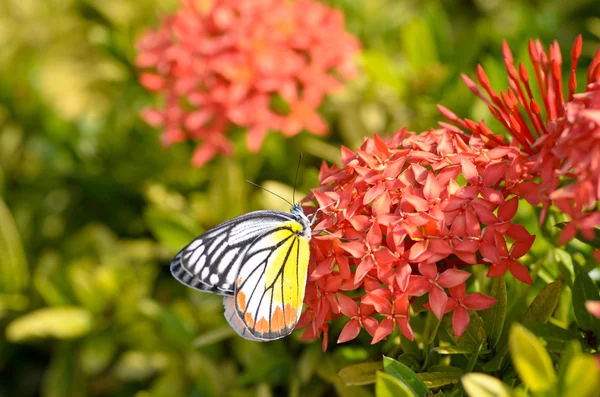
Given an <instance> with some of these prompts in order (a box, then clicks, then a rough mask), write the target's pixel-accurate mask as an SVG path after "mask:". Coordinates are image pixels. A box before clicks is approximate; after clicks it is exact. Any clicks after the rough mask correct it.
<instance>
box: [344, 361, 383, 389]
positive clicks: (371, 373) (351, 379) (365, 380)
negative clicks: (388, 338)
mask: <svg viewBox="0 0 600 397" xmlns="http://www.w3.org/2000/svg"><path fill="white" fill-rule="evenodd" d="M381 370H383V363H382V362H380V361H377V362H371V363H360V364H353V365H350V366H348V367H346V368H343V369H341V370H340V371H339V372H338V375H339V377H340V378H342V380H343V381H344V384H345V385H346V386H357V385H368V384H370V383H375V378H376V373H377V371H381Z"/></svg>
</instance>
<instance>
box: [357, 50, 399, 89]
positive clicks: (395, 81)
mask: <svg viewBox="0 0 600 397" xmlns="http://www.w3.org/2000/svg"><path fill="white" fill-rule="evenodd" d="M362 58H363V61H364V65H365V70H366V72H367V73H368V74H369V75H370V76H371V78H372V79H373V81H376V82H381V83H383V84H385V85H386V86H388V87H390V88H392V89H394V90H398V89H399V87H400V86H401V85H402V84H403V82H402V78H401V76H400V74H399V73H398V70H399V68H398V65H396V64H394V63H393V60H392V58H390V57H389V56H387V54H385V53H382V52H381V51H377V50H365V51H363V53H362ZM396 92H398V91H396ZM398 93H400V92H398Z"/></svg>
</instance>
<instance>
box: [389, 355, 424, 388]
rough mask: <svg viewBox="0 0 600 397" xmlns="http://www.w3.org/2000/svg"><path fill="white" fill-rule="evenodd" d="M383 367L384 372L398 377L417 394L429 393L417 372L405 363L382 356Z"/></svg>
mask: <svg viewBox="0 0 600 397" xmlns="http://www.w3.org/2000/svg"><path fill="white" fill-rule="evenodd" d="M383 368H384V370H385V372H386V373H388V374H390V375H392V376H394V377H396V378H398V379H400V380H401V381H402V382H404V383H406V384H407V385H408V386H409V387H410V388H411V389H412V390H413V391H414V392H415V393H416V395H417V396H422V395H427V394H429V389H427V387H426V386H425V384H424V383H423V382H421V379H419V377H418V376H417V374H416V373H415V372H414V371H413V370H411V369H410V368H408V367H407V366H406V365H404V364H402V363H401V362H398V361H397V360H394V359H393V358H390V357H386V356H384V357H383Z"/></svg>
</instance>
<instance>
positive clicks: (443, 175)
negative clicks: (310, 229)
mask: <svg viewBox="0 0 600 397" xmlns="http://www.w3.org/2000/svg"><path fill="white" fill-rule="evenodd" d="M341 159H342V163H343V165H342V166H333V167H331V168H329V167H327V166H326V165H323V166H322V169H321V172H320V181H321V187H319V188H317V189H315V190H313V196H314V199H315V200H316V201H317V203H318V207H319V208H320V209H321V211H320V212H321V213H320V214H319V218H318V219H319V224H318V225H316V226H315V230H327V231H328V232H329V233H327V234H316V235H314V237H313V244H312V246H313V247H312V248H313V251H312V256H313V257H314V258H315V260H316V263H313V264H311V268H310V269H309V282H308V285H307V289H306V296H305V304H306V308H307V309H306V310H305V312H304V313H303V316H302V318H301V320H300V323H299V326H300V325H308V328H307V329H306V331H305V333H304V336H303V338H304V339H305V340H310V339H314V338H317V337H319V336H320V335H321V334H322V333H323V334H324V335H325V337H324V338H323V341H324V348H325V347H326V343H327V333H328V323H329V322H330V321H331V320H332V319H333V318H335V317H338V316H340V315H344V316H346V317H348V318H349V319H350V320H349V322H348V323H347V324H346V326H345V327H344V329H343V331H342V332H341V335H340V337H339V339H338V342H339V343H341V342H345V341H348V340H351V339H353V338H355V337H356V336H357V335H358V333H359V331H360V329H361V328H365V329H366V330H367V332H368V333H369V334H370V335H371V336H372V337H373V343H376V342H378V341H380V340H382V339H384V338H386V336H387V335H389V334H390V333H391V332H392V331H393V329H394V324H397V325H398V327H399V329H400V331H401V332H402V334H403V335H404V336H405V337H407V338H409V339H411V340H412V339H413V332H412V330H411V327H410V321H409V304H410V302H411V301H412V300H413V297H417V296H422V295H424V294H426V293H428V294H429V296H428V299H429V302H428V304H426V308H428V309H430V310H431V311H432V312H433V313H434V314H435V316H436V317H437V318H438V319H441V317H442V316H443V314H444V313H446V312H453V329H454V333H455V334H456V335H457V336H460V335H462V333H463V332H464V330H465V329H466V327H467V325H468V323H469V316H468V313H467V309H473V310H482V309H486V308H488V307H490V306H491V305H493V303H494V302H495V300H494V299H493V298H490V297H487V296H484V295H482V294H480V293H475V294H471V295H466V293H465V291H466V288H465V281H466V280H467V279H468V278H469V277H470V275H471V273H470V272H467V271H465V270H461V269H460V267H464V266H468V265H474V264H481V263H487V264H489V266H490V268H489V272H488V276H489V277H493V276H499V275H503V274H504V273H505V272H506V271H507V270H509V271H510V273H511V274H512V275H513V276H514V277H515V278H517V279H519V280H521V281H523V282H525V283H529V284H531V283H532V280H531V278H530V276H529V273H528V271H527V269H526V268H525V267H524V266H523V265H522V264H521V263H519V258H520V257H521V256H523V255H524V254H525V253H526V252H527V251H528V250H529V248H530V247H531V245H532V244H533V241H534V236H532V235H530V234H529V233H528V232H527V230H526V229H525V228H524V227H523V226H521V225H517V224H514V223H512V222H511V220H512V218H513V216H514V215H515V213H516V211H517V206H518V198H517V197H516V196H514V195H513V194H512V190H513V189H515V188H516V187H518V186H519V185H520V184H521V183H522V172H523V169H524V167H523V161H524V160H525V157H524V156H522V155H521V154H520V152H519V150H518V149H517V148H511V147H508V146H503V147H497V148H493V149H488V148H486V147H485V144H484V141H483V140H482V139H481V138H480V136H479V134H475V133H474V134H473V135H472V136H468V135H466V134H464V133H462V132H460V131H458V130H457V129H456V128H455V129H453V130H451V129H446V128H442V129H438V130H431V131H428V132H424V133H422V134H419V135H416V134H414V133H410V132H407V131H406V130H401V131H399V132H397V133H396V134H395V135H394V136H393V137H392V138H391V139H390V140H387V141H386V140H383V139H381V138H380V137H378V136H377V135H375V136H374V138H372V139H367V140H366V141H365V142H364V144H363V145H362V146H361V147H360V148H359V149H358V150H357V151H356V152H352V151H350V150H349V149H346V148H342V156H341ZM509 241H511V242H512V243H509ZM447 290H449V292H450V296H448V293H447ZM373 315H379V316H378V317H381V318H382V320H381V321H380V322H379V321H378V320H377V319H376V318H375V317H373Z"/></svg>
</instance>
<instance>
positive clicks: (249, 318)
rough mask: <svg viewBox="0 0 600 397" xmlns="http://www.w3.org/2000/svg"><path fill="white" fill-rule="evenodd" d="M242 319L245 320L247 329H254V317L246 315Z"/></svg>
mask: <svg viewBox="0 0 600 397" xmlns="http://www.w3.org/2000/svg"><path fill="white" fill-rule="evenodd" d="M244 319H245V320H246V325H248V327H249V328H252V327H254V317H252V314H250V313H246V314H245V315H244Z"/></svg>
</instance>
